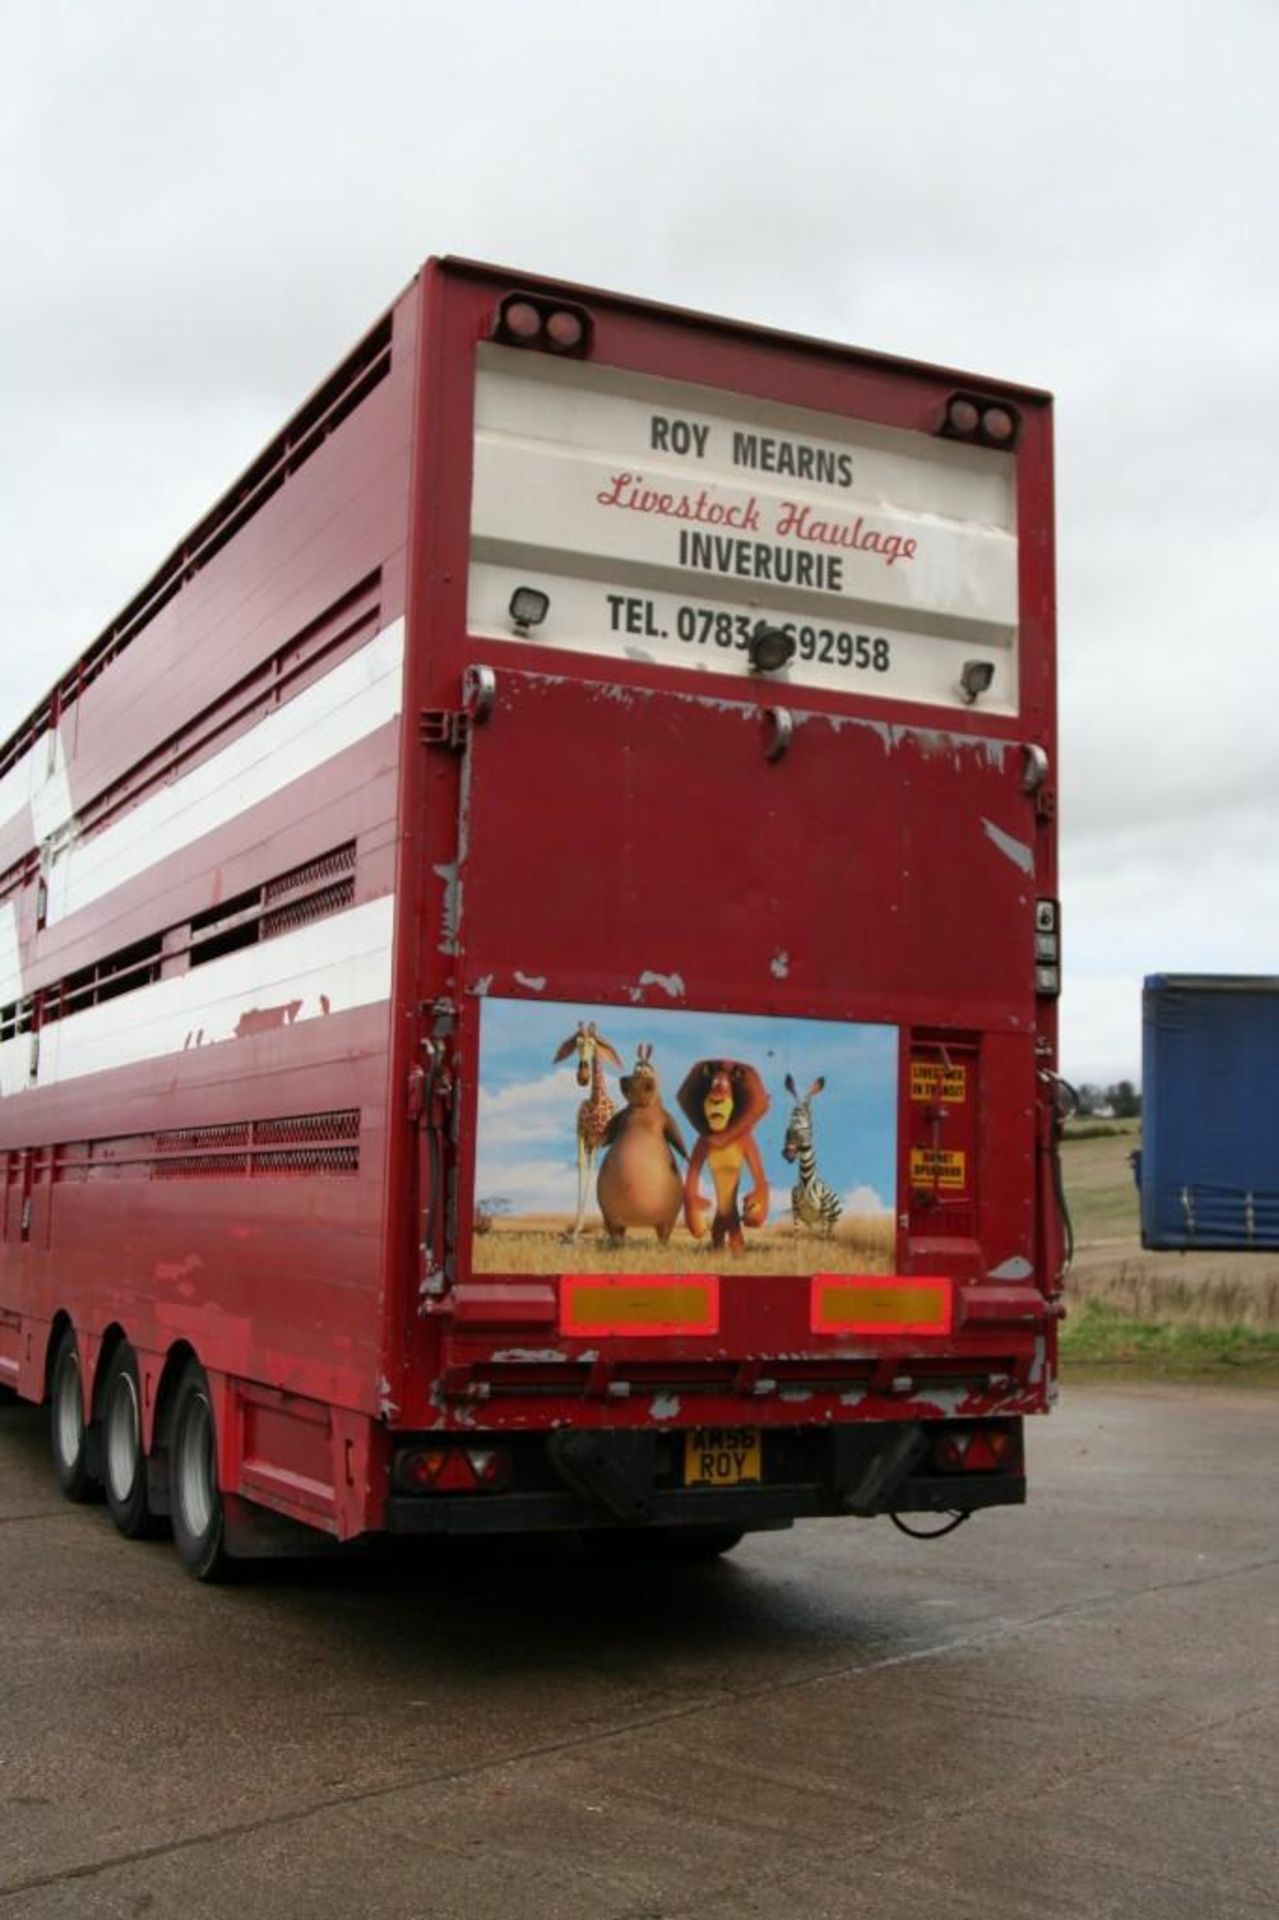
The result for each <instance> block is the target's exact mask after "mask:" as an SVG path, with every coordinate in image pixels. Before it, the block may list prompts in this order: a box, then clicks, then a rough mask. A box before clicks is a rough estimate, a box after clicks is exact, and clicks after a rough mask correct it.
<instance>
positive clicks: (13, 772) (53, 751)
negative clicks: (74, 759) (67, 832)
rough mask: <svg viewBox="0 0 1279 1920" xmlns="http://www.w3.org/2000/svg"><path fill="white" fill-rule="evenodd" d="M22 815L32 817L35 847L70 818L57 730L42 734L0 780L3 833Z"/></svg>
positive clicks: (64, 759) (0, 827)
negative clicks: (26, 814) (25, 814)
mask: <svg viewBox="0 0 1279 1920" xmlns="http://www.w3.org/2000/svg"><path fill="white" fill-rule="evenodd" d="M23 813H28V814H29V815H30V819H31V841H32V845H33V846H39V844H40V842H41V841H42V840H47V839H48V838H49V835H50V834H51V833H56V832H57V831H58V828H59V827H65V825H66V824H67V821H68V820H69V819H70V818H71V785H70V782H69V781H68V779H67V757H66V754H65V752H64V751H63V746H62V735H61V733H60V732H59V731H58V730H56V729H54V728H50V729H49V730H48V731H47V732H45V733H42V734H41V735H40V738H39V739H38V740H37V741H36V743H35V745H34V746H32V747H28V749H27V751H26V752H25V753H24V754H23V756H22V758H21V759H20V760H17V761H15V762H14V764H13V766H11V767H10V769H9V771H8V773H6V774H5V776H4V778H3V780H0V831H3V829H4V828H5V827H8V826H11V825H12V823H13V822H14V821H15V820H16V819H17V818H18V817H19V815H20V814H23Z"/></svg>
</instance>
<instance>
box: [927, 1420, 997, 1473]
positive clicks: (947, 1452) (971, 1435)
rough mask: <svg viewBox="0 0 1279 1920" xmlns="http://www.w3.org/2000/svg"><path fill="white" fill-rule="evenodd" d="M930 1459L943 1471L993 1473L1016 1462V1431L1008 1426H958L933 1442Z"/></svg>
mask: <svg viewBox="0 0 1279 1920" xmlns="http://www.w3.org/2000/svg"><path fill="white" fill-rule="evenodd" d="M933 1459H934V1461H935V1462H936V1464H937V1466H938V1467H939V1468H940V1469H941V1471H942V1472H943V1473H993V1472H995V1471H996V1470H997V1469H998V1468H1000V1467H1013V1466H1016V1465H1017V1433H1016V1430H1015V1429H1014V1428H1011V1427H997V1426H989V1427H962V1428H960V1429H958V1430H952V1431H950V1432H948V1433H943V1434H941V1435H939V1437H938V1438H937V1439H936V1440H935V1441H934V1442H933Z"/></svg>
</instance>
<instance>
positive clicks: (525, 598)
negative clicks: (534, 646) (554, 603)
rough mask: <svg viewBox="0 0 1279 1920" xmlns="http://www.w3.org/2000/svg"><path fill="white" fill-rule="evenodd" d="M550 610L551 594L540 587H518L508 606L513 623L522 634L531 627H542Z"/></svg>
mask: <svg viewBox="0 0 1279 1920" xmlns="http://www.w3.org/2000/svg"><path fill="white" fill-rule="evenodd" d="M550 610H551V596H550V594H549V593H543V592H542V589H541V588H540V587H516V589H515V592H514V593H513V594H512V595H511V604H510V606H509V607H508V608H507V611H508V613H509V614H510V616H511V625H512V626H513V627H514V628H515V631H516V633H520V634H524V633H527V632H528V630H529V628H530V627H540V626H541V624H542V622H543V620H545V618H546V616H547V614H548V613H549V612H550Z"/></svg>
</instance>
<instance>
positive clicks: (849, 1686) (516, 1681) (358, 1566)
mask: <svg viewBox="0 0 1279 1920" xmlns="http://www.w3.org/2000/svg"><path fill="white" fill-rule="evenodd" d="M1029 1424H1030V1471H1031V1504H1030V1505H1029V1507H1027V1508H1026V1509H1025V1510H1024V1511H1018V1510H1015V1509H1014V1510H1011V1511H1003V1512H996V1513H993V1514H990V1515H985V1516H978V1517H977V1518H976V1519H975V1520H974V1521H973V1522H972V1523H971V1524H969V1525H968V1526H966V1527H963V1528H961V1529H960V1530H959V1531H958V1533H956V1534H955V1535H954V1536H953V1537H952V1538H951V1539H949V1540H946V1541H943V1542H939V1543H936V1544H934V1545H931V1546H926V1545H917V1544H915V1543H914V1542H912V1541H909V1540H906V1539H904V1538H902V1537H901V1536H900V1535H899V1534H897V1533H896V1532H894V1531H893V1530H892V1529H891V1527H890V1526H889V1524H888V1523H887V1522H885V1521H876V1522H872V1523H866V1522H858V1521H848V1522H842V1523H841V1522H834V1521H823V1522H816V1523H811V1524H808V1525H806V1526H800V1527H798V1528H796V1529H795V1530H794V1531H793V1532H791V1533H778V1534H763V1535H758V1536H756V1537H755V1538H753V1539H750V1540H747V1541H746V1542H745V1543H744V1545H743V1546H742V1547H741V1548H739V1550H738V1551H737V1552H736V1553H735V1554H733V1555H732V1556H731V1557H730V1558H729V1559H727V1560H725V1561H724V1562H722V1563H721V1564H719V1565H717V1566H714V1567H711V1568H708V1569H703V1570H700V1571H687V1572H683V1573H669V1574H666V1575H661V1576H659V1575H657V1574H652V1575H647V1576H645V1575H638V1576H637V1575H635V1574H629V1575H622V1574H618V1573H616V1572H613V1573H610V1572H609V1571H607V1570H606V1569H604V1568H603V1567H601V1566H598V1565H597V1564H595V1562H593V1561H592V1560H590V1559H589V1558H588V1557H587V1556H586V1555H585V1554H584V1553H582V1552H581V1551H580V1550H579V1549H578V1548H577V1547H576V1546H575V1545H572V1544H569V1543H555V1544H552V1545H537V1544H531V1545H525V1546H520V1545H513V1546H509V1547H506V1548H499V1547H495V1546H492V1545H485V1546H482V1547H471V1548H469V1549H467V1550H465V1551H463V1550H459V1549H456V1548H451V1549H445V1548H441V1547H435V1548H432V1549H431V1550H430V1551H414V1552H412V1553H408V1552H405V1553H396V1554H379V1555H376V1556H370V1557H367V1558H361V1559H351V1560H327V1561H326V1560H321V1561H318V1562H316V1563H314V1564H309V1563H308V1564H300V1563H293V1564H288V1563H286V1564H283V1565H279V1564H277V1565H276V1566H274V1567H270V1568H267V1569H265V1570H263V1571H261V1572H258V1573H256V1574H255V1575H254V1576H253V1577H251V1578H250V1579H249V1580H247V1581H246V1582H244V1583H242V1584H240V1585H238V1586H234V1587H228V1588H220V1589H219V1588H204V1587H199V1586H197V1585H195V1584H194V1583H193V1582H191V1581H190V1580H188V1579H187V1578H186V1577H185V1576H184V1575H182V1574H181V1573H180V1571H179V1569H178V1566H177V1563H176V1560H175V1559H174V1556H173V1554H172V1551H171V1549H170V1548H169V1547H167V1546H166V1545H165V1544H163V1543H149V1544H146V1545H139V1544H130V1543H128V1542H126V1541H124V1540H123V1539H122V1538H120V1537H119V1536H118V1535H117V1534H116V1533H115V1531H114V1529H113V1528H112V1527H111V1525H110V1522H109V1521H108V1519H107V1518H106V1516H105V1513H104V1512H103V1510H102V1509H100V1508H98V1509H94V1508H76V1507H71V1506H68V1505H66V1504H65V1503H63V1502H62V1501H61V1499H60V1498H59V1496H58V1494H57V1491H56V1488H55V1486H54V1483H53V1478H52V1473H51V1470H50V1469H49V1467H48V1465H47V1462H46V1458H45V1454H46V1434H45V1417H44V1415H42V1414H41V1413H39V1412H37V1411H35V1410H33V1409H30V1408H24V1407H19V1406H13V1405H6V1406H0V1633H2V1635H3V1649H4V1651H3V1656H2V1658H3V1665H2V1667H0V1920H35V1917H36V1916H39V1917H40V1920H46V1917H47V1916H67V1920H71V1917H72V1916H75V1920H85V1916H93V1917H96V1916H112V1920H114V1917H115V1916H120V1917H121V1920H126V1917H127V1920H134V1916H139V1915H145V1914H150V1915H153V1916H156V1920H164V1916H168V1915H170V1914H172V1915H181V1916H183V1917H184V1920H199V1917H200V1916H206V1915H208V1916H222V1915H235V1916H237V1920H256V1916H258V1915H267V1916H270V1920H295V1916H296V1920H302V1917H303V1916H306V1917H307V1920H310V1917H311V1916H317V1915H324V1916H330V1917H332V1916H336V1917H338V1920H341V1917H342V1916H346V1915H351V1916H359V1920H400V1917H401V1916H402V1917H403V1920H419V1916H422V1917H425V1916H430V1920H453V1916H457V1917H458V1920H463V1916H464V1917H465V1920H499V1916H500V1917H501V1920H525V1917H527V1920H570V1917H572V1920H595V1917H596V1916H598V1917H599V1920H676V1916H679V1917H680V1920H683V1917H684V1916H687V1917H688V1920H693V1917H694V1916H695V1917H696V1920H730V1917H731V1920H739V1917H741V1920H745V1917H746V1916H756V1915H758V1916H765V1915H767V1916H769V1920H779V1917H780V1920H808V1916H812V1917H813V1920H818V1916H827V1915H829V1916H841V1917H842V1916H845V1915H847V1916H865V1917H866V1920H902V1916H905V1915H908V1914H910V1915H920V1916H931V1915H934V1914H935V1915H945V1916H947V1920H970V1917H971V1920H977V1916H981V1917H982V1920H1056V1917H1057V1916H1061V1917H1062V1920H1066V1917H1067V1916H1069V1917H1070V1920H1108V1916H1115V1920H1120V1916H1122V1920H1182V1917H1183V1916H1192V1917H1193V1920H1252V1917H1253V1916H1256V1920H1262V1916H1266V1917H1267V1920H1273V1915H1274V1914H1275V1912H1276V1909H1277V1906H1279V1892H1277V1889H1279V1537H1277V1536H1276V1530H1275V1513H1276V1510H1277V1508H1279V1395H1277V1394H1273V1393H1265V1392H1260V1391H1258V1392H1244V1391H1234V1390H1231V1389H1228V1388H1212V1389H1208V1390H1205V1389H1196V1388H1190V1387H1176V1388H1174V1387H1138V1388H1119V1387H1114V1388H1088V1389H1082V1388H1076V1389H1074V1390H1070V1389H1068V1390H1067V1392H1066V1395H1065V1398H1064V1402H1063V1405H1062V1407H1061V1408H1060V1409H1059V1410H1058V1412H1057V1413H1055V1414H1054V1415H1053V1416H1052V1417H1051V1419H1049V1420H1045V1421H1039V1422H1034V1423H1029Z"/></svg>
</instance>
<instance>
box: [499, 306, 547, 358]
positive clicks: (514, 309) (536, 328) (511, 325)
mask: <svg viewBox="0 0 1279 1920" xmlns="http://www.w3.org/2000/svg"><path fill="white" fill-rule="evenodd" d="M498 324H499V326H500V327H501V330H502V332H503V333H507V334H509V335H510V336H511V338H512V339H513V340H518V341H520V343H521V344H522V345H524V346H528V345H529V344H531V342H532V341H534V340H536V339H537V337H538V335H539V334H540V333H541V331H542V316H541V313H540V312H539V311H538V309H537V308H536V307H535V306H534V305H533V302H532V301H531V300H520V299H515V300H504V301H503V302H502V311H501V314H500V316H499V320H498Z"/></svg>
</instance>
